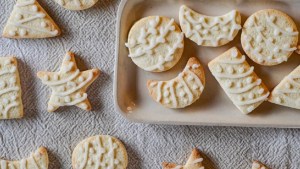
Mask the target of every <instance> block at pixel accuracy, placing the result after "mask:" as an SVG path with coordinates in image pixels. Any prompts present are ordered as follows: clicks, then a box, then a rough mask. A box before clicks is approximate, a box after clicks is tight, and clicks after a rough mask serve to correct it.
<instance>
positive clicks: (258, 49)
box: [254, 46, 262, 53]
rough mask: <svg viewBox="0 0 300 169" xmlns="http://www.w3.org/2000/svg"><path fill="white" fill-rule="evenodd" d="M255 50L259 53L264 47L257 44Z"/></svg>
mask: <svg viewBox="0 0 300 169" xmlns="http://www.w3.org/2000/svg"><path fill="white" fill-rule="evenodd" d="M254 50H255V52H257V53H261V51H262V48H261V47H260V46H257V47H256V48H255V49H254Z"/></svg>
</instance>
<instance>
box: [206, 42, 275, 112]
mask: <svg viewBox="0 0 300 169" xmlns="http://www.w3.org/2000/svg"><path fill="white" fill-rule="evenodd" d="M208 67H209V69H210V71H211V72H212V74H213V75H214V76H215V78H216V79H217V81H218V82H219V84H220V85H221V87H222V88H223V89H224V91H225V93H226V94H227V95H228V97H229V98H230V99H231V101H232V102H233V103H234V104H235V105H236V107H237V108H238V109H239V110H240V111H241V112H243V113H244V114H248V113H251V112H252V111H253V110H254V109H255V108H257V107H258V106H259V105H260V104H261V103H263V102H264V101H265V100H267V98H268V96H269V91H268V89H267V87H266V86H265V84H264V83H263V82H262V80H261V79H260V78H259V77H258V76H257V75H256V74H255V72H254V67H251V66H250V65H249V64H248V63H247V61H246V57H245V56H244V55H242V54H241V53H240V51H239V50H238V49H237V48H236V47H233V48H231V49H229V50H228V51H226V52H225V53H223V54H222V55H220V56H219V57H217V58H216V59H214V60H213V61H211V62H210V63H209V64H208Z"/></svg>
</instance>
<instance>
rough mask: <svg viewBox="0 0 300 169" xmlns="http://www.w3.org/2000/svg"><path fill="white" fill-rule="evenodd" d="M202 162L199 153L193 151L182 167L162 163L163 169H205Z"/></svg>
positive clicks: (195, 150) (196, 150)
mask: <svg viewBox="0 0 300 169" xmlns="http://www.w3.org/2000/svg"><path fill="white" fill-rule="evenodd" d="M202 162H203V158H202V157H201V154H200V151H199V150H198V149H194V150H193V151H192V154H191V155H190V157H189V159H188V161H187V163H186V164H185V165H184V166H182V165H177V164H174V163H167V162H164V163H163V169H205V167H204V166H203V164H202Z"/></svg>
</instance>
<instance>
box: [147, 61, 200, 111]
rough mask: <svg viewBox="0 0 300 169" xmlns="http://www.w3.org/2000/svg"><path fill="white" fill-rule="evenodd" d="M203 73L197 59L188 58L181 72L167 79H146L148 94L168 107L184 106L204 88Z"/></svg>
mask: <svg viewBox="0 0 300 169" xmlns="http://www.w3.org/2000/svg"><path fill="white" fill-rule="evenodd" d="M204 86H205V74H204V70H203V67H202V66H201V64H200V62H199V60H198V59H197V58H195V57H193V58H190V59H189V61H188V63H187V65H186V67H185V68H184V70H183V72H181V73H180V74H179V75H178V76H177V77H176V78H174V79H172V80H169V81H156V80H148V82H147V87H148V90H149V94H150V96H151V97H152V98H153V99H154V100H155V101H156V102H158V103H160V104H162V105H164V106H165V107H168V108H184V107H187V106H189V105H191V104H192V103H194V102H195V101H196V100H198V99H199V98H200V96H201V94H202V92H203V90H204Z"/></svg>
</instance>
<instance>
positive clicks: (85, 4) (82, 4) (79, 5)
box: [54, 0, 98, 11]
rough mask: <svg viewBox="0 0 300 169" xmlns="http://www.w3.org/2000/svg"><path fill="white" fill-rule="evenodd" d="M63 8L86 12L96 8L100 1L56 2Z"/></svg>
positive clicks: (71, 0) (66, 0)
mask: <svg viewBox="0 0 300 169" xmlns="http://www.w3.org/2000/svg"><path fill="white" fill-rule="evenodd" d="M54 1H55V2H57V3H58V4H59V5H61V6H62V7H64V8H66V9H69V10H76V11H77V10H84V9H88V8H91V7H92V6H94V5H95V4H96V3H97V2H98V0H54Z"/></svg>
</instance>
